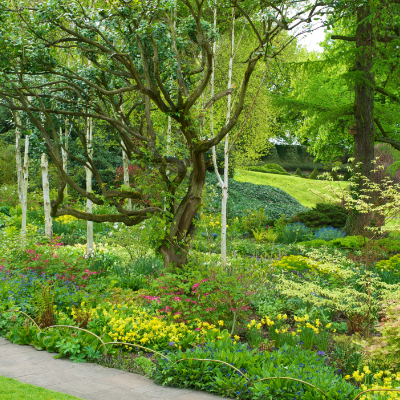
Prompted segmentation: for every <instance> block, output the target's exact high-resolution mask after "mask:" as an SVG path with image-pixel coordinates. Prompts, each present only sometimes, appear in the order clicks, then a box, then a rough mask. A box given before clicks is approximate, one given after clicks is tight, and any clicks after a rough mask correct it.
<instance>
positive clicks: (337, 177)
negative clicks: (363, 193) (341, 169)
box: [330, 171, 339, 181]
mask: <svg viewBox="0 0 400 400" xmlns="http://www.w3.org/2000/svg"><path fill="white" fill-rule="evenodd" d="M330 175H331V177H332V179H333V180H334V181H338V180H339V176H338V174H337V172H336V171H331V172H330Z"/></svg>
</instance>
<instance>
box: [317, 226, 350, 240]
mask: <svg viewBox="0 0 400 400" xmlns="http://www.w3.org/2000/svg"><path fill="white" fill-rule="evenodd" d="M345 236H346V234H345V233H344V232H342V231H341V230H340V229H337V228H334V227H333V226H328V227H327V228H325V227H324V228H319V229H318V230H317V231H316V232H315V237H316V238H317V239H322V240H325V241H329V240H333V239H338V238H342V237H345Z"/></svg>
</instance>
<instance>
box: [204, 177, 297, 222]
mask: <svg viewBox="0 0 400 400" xmlns="http://www.w3.org/2000/svg"><path fill="white" fill-rule="evenodd" d="M206 182H207V184H208V185H211V186H215V187H218V183H217V179H216V177H214V176H213V175H211V174H209V173H207V178H206ZM207 207H208V208H210V210H209V211H210V212H218V211H219V210H220V208H221V196H220V195H219V194H218V195H216V196H215V197H214V198H213V199H212V201H211V204H209V205H207ZM260 208H263V209H264V212H265V214H266V215H268V217H269V218H279V217H280V216H281V215H282V214H285V215H286V216H289V217H291V216H293V215H294V214H296V213H297V212H299V211H303V210H304V207H303V206H302V205H301V204H300V203H299V202H298V201H297V200H296V199H295V198H293V197H292V196H290V195H288V194H287V193H285V192H284V191H283V190H281V189H278V188H276V187H272V186H267V185H255V184H252V183H248V182H238V181H236V180H231V181H230V182H229V197H228V218H230V219H233V218H235V217H236V216H238V217H239V218H241V217H243V216H245V215H248V214H250V213H251V212H252V211H254V210H259V209H260Z"/></svg>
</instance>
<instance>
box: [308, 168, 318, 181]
mask: <svg viewBox="0 0 400 400" xmlns="http://www.w3.org/2000/svg"><path fill="white" fill-rule="evenodd" d="M318 175H319V172H318V170H317V168H314V170H313V172H311V174H310V176H309V177H308V179H317V177H318Z"/></svg>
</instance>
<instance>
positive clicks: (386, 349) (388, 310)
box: [364, 299, 400, 371]
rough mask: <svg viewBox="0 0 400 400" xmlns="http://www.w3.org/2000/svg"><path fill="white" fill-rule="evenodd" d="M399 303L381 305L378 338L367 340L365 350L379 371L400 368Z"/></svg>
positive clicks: (396, 301)
mask: <svg viewBox="0 0 400 400" xmlns="http://www.w3.org/2000/svg"><path fill="white" fill-rule="evenodd" d="M399 310H400V301H399V300H398V299H397V300H390V301H388V302H387V303H386V304H384V305H383V310H382V313H381V314H382V319H381V322H380V323H378V324H377V326H376V329H377V331H378V332H379V334H380V335H379V336H374V337H372V338H370V339H368V340H367V341H366V342H364V344H367V346H366V347H365V350H366V351H367V355H368V356H369V357H370V359H371V361H372V363H373V364H374V365H376V366H379V369H382V370H383V369H389V370H391V371H398V369H399V366H400V315H399Z"/></svg>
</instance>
